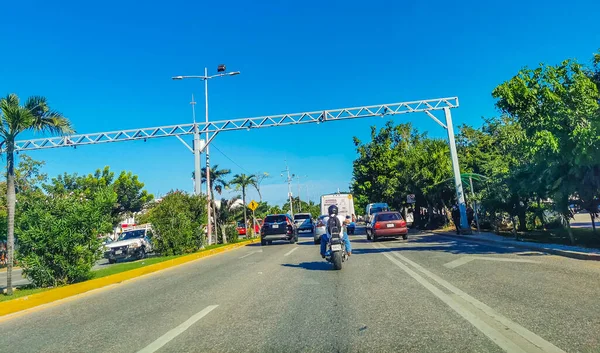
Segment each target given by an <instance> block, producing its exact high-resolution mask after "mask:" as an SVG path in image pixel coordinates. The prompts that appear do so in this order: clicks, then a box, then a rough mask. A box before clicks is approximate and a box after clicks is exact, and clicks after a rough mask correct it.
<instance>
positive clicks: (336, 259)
mask: <svg viewBox="0 0 600 353" xmlns="http://www.w3.org/2000/svg"><path fill="white" fill-rule="evenodd" d="M340 235H341V233H340V230H339V229H338V228H334V229H333V230H332V232H331V237H330V238H329V241H328V242H327V252H326V255H325V259H327V261H329V262H331V263H332V264H333V269H334V270H341V269H342V262H344V261H346V260H348V254H347V253H346V245H345V243H344V241H343V240H342V238H341V236H340Z"/></svg>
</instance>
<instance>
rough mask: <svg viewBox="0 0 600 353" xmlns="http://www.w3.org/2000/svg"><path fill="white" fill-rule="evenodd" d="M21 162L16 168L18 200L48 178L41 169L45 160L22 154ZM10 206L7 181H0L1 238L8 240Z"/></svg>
mask: <svg viewBox="0 0 600 353" xmlns="http://www.w3.org/2000/svg"><path fill="white" fill-rule="evenodd" d="M19 159H20V160H19V164H18V165H17V167H16V168H15V190H16V196H17V200H22V199H23V197H24V195H26V194H27V193H29V192H31V191H35V190H38V189H39V185H40V184H41V183H42V182H43V181H45V180H46V174H45V173H42V171H41V169H42V167H43V166H44V164H45V163H44V162H43V161H37V160H34V159H33V158H31V157H29V156H28V155H26V154H21V156H20V158H19ZM7 221H8V208H7V204H6V181H1V182H0V240H6V236H7V230H8V222H7Z"/></svg>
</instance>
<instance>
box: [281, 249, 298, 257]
mask: <svg viewBox="0 0 600 353" xmlns="http://www.w3.org/2000/svg"><path fill="white" fill-rule="evenodd" d="M296 250H298V247H295V248H293V249H292V250H290V251H288V252H286V253H285V255H283V256H288V255H289V254H291V253H293V252H294V251H296Z"/></svg>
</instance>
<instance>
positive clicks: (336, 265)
mask: <svg viewBox="0 0 600 353" xmlns="http://www.w3.org/2000/svg"><path fill="white" fill-rule="evenodd" d="M331 262H332V263H333V269H334V270H341V269H342V252H341V251H336V252H334V253H333V254H331Z"/></svg>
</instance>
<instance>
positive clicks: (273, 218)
mask: <svg viewBox="0 0 600 353" xmlns="http://www.w3.org/2000/svg"><path fill="white" fill-rule="evenodd" d="M285 221H286V217H285V216H284V215H275V216H267V217H266V218H265V223H282V222H285Z"/></svg>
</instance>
